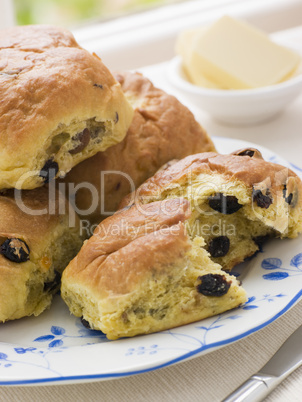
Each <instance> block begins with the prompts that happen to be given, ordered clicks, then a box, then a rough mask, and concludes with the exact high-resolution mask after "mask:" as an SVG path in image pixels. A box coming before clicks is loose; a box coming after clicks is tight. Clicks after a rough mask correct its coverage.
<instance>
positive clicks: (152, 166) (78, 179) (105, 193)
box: [66, 72, 215, 223]
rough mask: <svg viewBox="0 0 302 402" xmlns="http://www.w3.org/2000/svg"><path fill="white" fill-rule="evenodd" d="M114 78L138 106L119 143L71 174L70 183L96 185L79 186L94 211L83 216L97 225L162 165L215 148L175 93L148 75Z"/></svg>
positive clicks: (84, 205) (82, 201)
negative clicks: (94, 201)
mask: <svg viewBox="0 0 302 402" xmlns="http://www.w3.org/2000/svg"><path fill="white" fill-rule="evenodd" d="M115 78H116V79H117V80H118V81H119V82H120V84H121V86H122V89H123V91H124V93H125V95H126V97H127V99H128V100H129V102H130V103H131V105H132V106H133V108H134V117H133V120H132V123H131V126H130V128H129V130H128V133H127V136H126V137H125V139H124V140H123V141H122V142H120V143H119V144H117V145H115V146H113V147H111V148H109V149H107V151H105V152H99V153H98V154H96V155H95V156H94V157H92V158H90V159H87V160H86V161H84V162H82V163H81V164H79V165H78V166H76V167H75V168H74V169H72V170H71V172H70V173H69V174H68V175H67V177H66V182H68V183H75V184H76V185H81V183H89V184H92V185H93V186H94V188H96V189H97V195H98V200H97V203H96V204H94V205H93V200H95V199H96V198H97V196H96V195H95V194H94V198H93V195H92V191H91V189H90V188H82V189H78V190H77V192H76V205H77V207H78V208H79V209H81V210H83V211H88V210H89V208H91V211H88V213H86V214H84V213H82V217H83V218H86V219H89V220H90V221H91V222H92V223H99V222H100V220H101V219H103V218H104V217H106V216H108V215H110V214H112V213H113V212H114V211H116V209H117V207H118V205H119V203H120V202H121V200H122V198H123V197H124V196H125V195H127V194H128V193H129V192H131V191H133V190H134V189H135V188H136V187H137V186H139V185H140V184H142V183H143V182H144V181H145V180H146V179H147V178H149V177H150V176H152V175H153V174H154V173H155V172H156V171H157V170H158V169H159V168H160V167H161V166H162V165H163V164H165V163H166V162H168V161H170V160H171V159H181V158H183V157H185V156H187V155H191V154H194V153H198V152H207V151H215V147H214V145H213V143H212V141H211V139H210V138H209V136H208V135H207V133H206V132H205V130H204V129H203V128H202V127H201V126H200V125H199V123H198V122H197V121H196V120H195V118H194V116H193V114H192V113H191V112H190V111H189V110H188V108H187V107H185V106H184V105H182V104H181V103H180V102H179V101H178V100H177V99H176V98H175V97H174V96H171V95H168V94H167V93H166V92H164V91H162V90H161V89H158V88H156V87H154V85H153V84H152V83H151V82H150V81H149V80H148V79H147V78H145V77H144V76H143V75H141V74H139V73H131V72H119V73H116V74H115Z"/></svg>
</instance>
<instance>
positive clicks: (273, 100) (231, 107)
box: [167, 57, 302, 125]
mask: <svg viewBox="0 0 302 402" xmlns="http://www.w3.org/2000/svg"><path fill="white" fill-rule="evenodd" d="M167 75H168V79H169V81H170V83H171V84H172V85H173V86H175V87H176V88H177V89H178V90H180V91H181V92H182V93H183V95H184V96H185V97H186V98H187V100H188V101H189V102H191V103H194V104H195V105H196V106H198V107H199V108H201V109H203V110H205V111H206V112H208V113H209V114H210V115H211V116H212V117H213V118H215V119H217V120H219V121H221V122H225V123H228V124H234V125H252V124H257V123H260V122H263V121H265V120H269V119H271V118H272V117H273V116H274V115H276V114H278V113H279V112H281V111H282V110H283V109H285V108H286V107H287V106H288V105H289V103H290V102H292V101H293V100H294V99H295V98H296V97H297V96H298V95H299V94H300V93H301V91H302V74H299V75H297V76H295V77H293V78H291V79H289V80H287V81H284V82H282V83H280V84H276V85H271V86H267V87H262V88H256V89H240V90H222V89H208V88H202V87H199V86H197V85H193V84H192V83H190V82H189V81H188V79H187V78H186V75H185V73H184V71H183V68H182V62H181V58H180V57H175V58H173V59H172V60H171V61H170V63H169V64H168V67H167Z"/></svg>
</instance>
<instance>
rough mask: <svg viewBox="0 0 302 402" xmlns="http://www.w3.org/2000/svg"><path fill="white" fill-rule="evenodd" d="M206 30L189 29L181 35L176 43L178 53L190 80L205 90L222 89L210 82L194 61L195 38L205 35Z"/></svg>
mask: <svg viewBox="0 0 302 402" xmlns="http://www.w3.org/2000/svg"><path fill="white" fill-rule="evenodd" d="M204 32H205V28H195V29H188V30H186V31H183V32H181V33H180V35H179V36H178V38H177V42H176V48H175V50H176V53H177V54H179V55H180V56H181V58H182V61H183V68H184V71H185V73H186V75H187V77H188V78H189V80H190V81H191V82H192V83H193V84H195V85H199V86H201V87H204V88H216V89H219V88H220V87H219V86H218V85H217V84H215V83H214V82H212V81H210V80H208V79H207V78H206V77H205V76H204V75H202V73H201V71H200V68H199V66H198V64H196V63H195V62H194V61H193V51H192V50H193V43H194V40H195V38H196V37H197V36H198V35H200V34H203V33H204Z"/></svg>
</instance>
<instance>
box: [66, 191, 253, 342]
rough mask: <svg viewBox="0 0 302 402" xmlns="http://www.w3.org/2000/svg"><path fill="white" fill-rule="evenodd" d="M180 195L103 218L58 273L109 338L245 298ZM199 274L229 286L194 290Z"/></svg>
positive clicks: (74, 304)
mask: <svg viewBox="0 0 302 402" xmlns="http://www.w3.org/2000/svg"><path fill="white" fill-rule="evenodd" d="M190 215H191V211H190V207H189V203H188V201H186V200H183V199H173V200H167V201H163V202H155V203H151V204H148V205H143V206H140V207H136V206H133V207H131V208H130V209H129V208H127V209H125V210H121V211H119V212H118V213H116V214H114V215H113V216H112V217H109V218H107V219H105V220H104V221H103V222H102V223H101V224H100V225H99V226H98V227H97V228H96V230H95V232H94V235H93V236H92V237H91V238H90V239H89V240H87V242H85V243H84V245H83V247H82V249H81V251H80V252H79V254H78V255H77V256H76V257H75V259H74V260H72V261H71V262H70V264H69V265H68V267H67V268H66V270H65V271H64V273H63V277H62V287H61V295H62V297H63V299H64V301H65V302H66V303H67V305H68V306H69V308H70V311H71V312H72V313H73V314H75V315H76V316H79V317H80V316H83V318H84V319H85V320H86V321H88V322H89V324H90V326H91V327H92V328H94V329H100V330H102V331H103V332H104V333H106V335H107V337H108V338H109V339H117V338H119V337H123V336H135V335H138V334H144V333H151V332H156V331H160V330H164V329H168V328H172V327H175V326H179V325H183V324H187V323H189V322H193V321H197V320H200V319H202V318H205V317H207V316H211V315H214V314H218V313H220V312H222V311H225V310H228V309H230V308H233V307H236V306H238V305H239V304H241V303H243V302H244V301H245V300H246V295H245V291H244V290H243V289H242V288H241V287H240V286H239V283H238V282H237V280H236V279H235V278H234V277H231V276H229V275H228V274H226V273H224V272H222V271H221V270H220V267H219V266H218V265H217V264H214V263H212V262H211V260H210V259H209V258H208V254H207V252H206V251H205V250H203V249H202V240H199V242H196V244H193V243H192V242H191V241H190V238H189V237H188V235H187V232H186V229H185V221H187V220H188V219H189V217H190ZM204 275H210V276H211V278H212V276H213V275H214V276H215V275H217V277H218V278H220V279H221V280H222V282H223V283H224V284H226V286H227V288H228V289H227V290H226V291H225V292H224V293H223V294H221V295H211V296H206V295H204V294H201V293H200V292H199V291H198V284H199V282H200V281H201V278H202V277H203V276H204Z"/></svg>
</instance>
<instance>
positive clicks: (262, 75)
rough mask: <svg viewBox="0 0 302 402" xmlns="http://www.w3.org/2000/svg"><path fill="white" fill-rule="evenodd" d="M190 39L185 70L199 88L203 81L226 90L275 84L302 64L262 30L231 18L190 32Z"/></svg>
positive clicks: (185, 57)
mask: <svg viewBox="0 0 302 402" xmlns="http://www.w3.org/2000/svg"><path fill="white" fill-rule="evenodd" d="M187 38H188V42H187V43H188V47H187V49H186V51H185V52H183V54H182V57H183V61H184V66H185V70H186V72H187V74H188V75H189V78H190V80H191V81H192V82H193V83H194V84H196V85H201V86H203V84H202V82H204V80H206V82H207V83H210V84H211V85H213V87H219V88H224V89H248V88H258V87H263V86H267V85H273V84H276V83H278V82H281V81H283V80H285V79H286V78H288V77H289V76H290V75H292V74H293V73H294V71H295V69H296V68H297V67H298V65H299V63H300V57H299V55H297V54H296V53H294V52H292V51H291V50H289V49H287V48H285V47H283V46H279V45H277V44H276V43H274V42H272V41H271V40H270V39H269V38H268V36H267V35H265V34H264V33H263V32H262V31H260V30H258V29H256V28H253V27H252V26H250V25H249V24H246V23H244V22H241V21H237V20H234V19H233V18H231V17H228V16H225V17H222V18H221V19H220V20H218V21H217V22H216V23H214V24H213V25H212V26H210V27H209V28H207V29H203V30H196V31H195V34H194V33H193V32H192V31H191V34H188V36H187ZM184 39H185V37H183V44H182V47H183V48H184ZM180 43H181V42H180ZM205 86H209V84H208V85H205Z"/></svg>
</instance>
